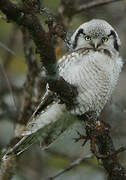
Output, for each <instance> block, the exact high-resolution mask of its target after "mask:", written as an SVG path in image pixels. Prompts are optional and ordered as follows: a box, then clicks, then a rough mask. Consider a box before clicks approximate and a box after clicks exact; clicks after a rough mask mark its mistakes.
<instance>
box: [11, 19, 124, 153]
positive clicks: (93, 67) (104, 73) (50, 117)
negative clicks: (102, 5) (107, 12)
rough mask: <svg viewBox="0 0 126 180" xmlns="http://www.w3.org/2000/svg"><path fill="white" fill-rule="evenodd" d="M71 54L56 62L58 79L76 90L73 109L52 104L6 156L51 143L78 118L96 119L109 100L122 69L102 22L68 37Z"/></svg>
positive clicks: (116, 42) (112, 34)
mask: <svg viewBox="0 0 126 180" xmlns="http://www.w3.org/2000/svg"><path fill="white" fill-rule="evenodd" d="M71 46H72V51H70V52H69V53H68V54H66V55H64V56H63V57H62V58H61V59H60V60H59V61H58V68H59V75H60V76H61V77H62V78H63V79H64V80H65V81H66V82H68V83H69V84H71V85H74V86H75V87H76V89H77V92H78V94H77V96H76V97H75V99H73V102H74V104H73V106H72V108H71V109H69V110H68V109H67V106H66V104H65V103H62V104H61V103H59V101H58V100H54V101H53V102H51V103H50V105H48V107H46V108H45V109H44V110H43V111H42V112H41V113H40V114H39V115H37V116H35V114H34V115H33V117H32V118H31V120H30V122H29V123H28V125H27V127H26V131H25V132H24V133H23V135H24V137H23V138H22V139H21V141H19V143H18V144H16V145H15V146H14V148H12V149H10V150H9V151H8V153H7V154H8V155H9V154H19V153H21V152H22V151H24V149H27V147H28V146H30V145H31V144H33V143H34V142H35V141H37V140H38V139H40V141H41V145H42V146H47V145H49V144H50V143H52V142H53V141H54V140H55V139H56V138H57V137H58V136H59V135H60V134H61V133H62V132H63V131H64V130H65V129H67V128H68V127H69V126H70V125H71V124H72V123H74V122H75V121H76V120H77V118H75V119H74V117H76V116H77V115H82V114H84V113H85V112H88V111H95V112H96V114H97V116H99V114H100V112H101V111H102V109H103V108H104V106H105V104H106V103H107V101H108V100H109V99H110V97H111V95H112V92H113V90H114V88H115V86H116V84H117V80H118V77H119V73H120V72H121V68H122V65H123V63H122V59H121V58H120V56H119V46H120V39H119V37H118V35H117V32H116V31H115V29H114V28H113V27H112V26H111V25H110V24H108V23H107V22H106V21H104V20H100V19H93V20H91V21H89V22H86V23H84V24H82V25H80V26H79V28H78V29H77V30H76V31H75V32H74V34H73V35H72V37H71Z"/></svg>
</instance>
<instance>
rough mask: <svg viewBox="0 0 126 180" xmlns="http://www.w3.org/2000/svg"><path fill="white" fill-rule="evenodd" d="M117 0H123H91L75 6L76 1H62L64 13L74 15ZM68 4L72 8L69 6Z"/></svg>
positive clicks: (69, 15)
mask: <svg viewBox="0 0 126 180" xmlns="http://www.w3.org/2000/svg"><path fill="white" fill-rule="evenodd" d="M117 1H122V0H94V1H89V2H88V3H85V2H84V4H81V5H80V6H76V7H74V6H73V4H74V3H71V2H70V1H68V2H67V1H65V0H61V3H62V5H63V9H62V14H63V15H64V16H68V17H72V16H74V15H76V14H78V13H81V12H82V11H84V10H87V9H90V8H94V7H98V6H101V5H105V4H109V3H112V2H117ZM69 3H70V6H69ZM68 6H69V7H70V8H67V7H68Z"/></svg>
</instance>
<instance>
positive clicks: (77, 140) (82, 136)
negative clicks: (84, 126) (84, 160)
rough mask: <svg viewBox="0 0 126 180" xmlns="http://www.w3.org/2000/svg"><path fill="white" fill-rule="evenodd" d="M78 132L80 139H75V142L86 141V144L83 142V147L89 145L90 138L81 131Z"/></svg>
mask: <svg viewBox="0 0 126 180" xmlns="http://www.w3.org/2000/svg"><path fill="white" fill-rule="evenodd" d="M76 132H77V134H78V136H79V137H78V138H74V142H79V141H80V140H83V139H84V142H83V144H82V146H84V145H85V144H86V143H87V141H88V140H89V138H88V136H85V135H83V134H81V133H80V132H79V131H77V130H76Z"/></svg>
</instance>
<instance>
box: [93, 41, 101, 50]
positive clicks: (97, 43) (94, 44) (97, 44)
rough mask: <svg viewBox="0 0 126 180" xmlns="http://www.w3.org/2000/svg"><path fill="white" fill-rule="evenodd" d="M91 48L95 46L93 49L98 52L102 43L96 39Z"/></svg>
mask: <svg viewBox="0 0 126 180" xmlns="http://www.w3.org/2000/svg"><path fill="white" fill-rule="evenodd" d="M91 46H93V48H94V49H95V50H96V49H97V48H98V47H99V46H100V42H99V41H98V40H97V39H95V40H93V41H92V42H91Z"/></svg>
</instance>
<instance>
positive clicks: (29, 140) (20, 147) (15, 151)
mask: <svg viewBox="0 0 126 180" xmlns="http://www.w3.org/2000/svg"><path fill="white" fill-rule="evenodd" d="M35 142H37V138H36V135H35V133H33V134H30V135H28V136H24V137H23V138H22V139H21V140H20V141H19V142H18V143H17V144H16V145H15V146H14V147H13V148H11V149H9V150H8V151H7V153H6V154H5V155H4V156H3V160H6V159H8V158H12V157H14V156H17V155H19V154H21V153H22V152H24V151H25V150H26V149H28V148H29V147H30V146H31V145H32V144H34V143H35Z"/></svg>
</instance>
